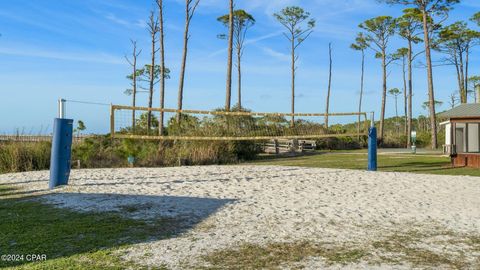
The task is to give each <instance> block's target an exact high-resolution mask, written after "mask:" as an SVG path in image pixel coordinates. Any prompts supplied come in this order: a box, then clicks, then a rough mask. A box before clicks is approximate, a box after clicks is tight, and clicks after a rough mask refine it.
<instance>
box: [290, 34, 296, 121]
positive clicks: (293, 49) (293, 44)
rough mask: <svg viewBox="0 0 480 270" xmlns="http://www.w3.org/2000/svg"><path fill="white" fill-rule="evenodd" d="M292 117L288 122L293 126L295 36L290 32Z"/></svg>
mask: <svg viewBox="0 0 480 270" xmlns="http://www.w3.org/2000/svg"><path fill="white" fill-rule="evenodd" d="M291 42H292V51H291V53H292V67H291V69H292V104H291V105H292V119H291V122H290V126H291V127H294V126H295V116H294V115H293V114H294V113H295V38H294V34H293V32H292V40H291Z"/></svg>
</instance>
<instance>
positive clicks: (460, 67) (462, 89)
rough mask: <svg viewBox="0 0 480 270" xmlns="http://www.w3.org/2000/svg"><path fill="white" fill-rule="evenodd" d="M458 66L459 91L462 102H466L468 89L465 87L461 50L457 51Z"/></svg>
mask: <svg viewBox="0 0 480 270" xmlns="http://www.w3.org/2000/svg"><path fill="white" fill-rule="evenodd" d="M458 64H459V70H460V91H462V93H463V96H464V102H463V103H467V102H468V91H467V90H468V89H467V88H466V87H465V73H464V66H463V53H462V50H458Z"/></svg>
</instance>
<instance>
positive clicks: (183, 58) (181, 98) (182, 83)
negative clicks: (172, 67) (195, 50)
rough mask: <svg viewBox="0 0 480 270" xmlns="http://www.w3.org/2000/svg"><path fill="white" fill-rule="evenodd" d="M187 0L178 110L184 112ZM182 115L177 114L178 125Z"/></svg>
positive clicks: (187, 28) (187, 22) (188, 23)
mask: <svg viewBox="0 0 480 270" xmlns="http://www.w3.org/2000/svg"><path fill="white" fill-rule="evenodd" d="M188 1H189V0H186V5H185V7H186V10H185V12H186V13H185V31H184V33H183V56H182V66H181V68H180V77H179V83H178V103H177V109H178V110H182V107H183V85H184V82H185V69H186V67H187V53H188V38H189V37H188V30H189V26H190V4H189V2H188ZM180 119H181V114H180V113H177V123H180Z"/></svg>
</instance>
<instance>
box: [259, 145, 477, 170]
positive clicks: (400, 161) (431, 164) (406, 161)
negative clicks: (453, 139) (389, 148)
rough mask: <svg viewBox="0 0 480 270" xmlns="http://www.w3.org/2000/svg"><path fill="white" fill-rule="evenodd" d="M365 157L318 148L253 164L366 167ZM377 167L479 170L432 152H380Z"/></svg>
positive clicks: (380, 168)
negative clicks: (454, 162) (459, 166)
mask: <svg viewBox="0 0 480 270" xmlns="http://www.w3.org/2000/svg"><path fill="white" fill-rule="evenodd" d="M367 159H368V157H367V153H366V151H365V150H358V151H334V152H320V151H318V152H314V153H310V154H307V155H302V156H296V157H275V156H271V155H265V156H260V157H259V158H258V159H257V160H256V161H254V162H253V163H255V164H259V165H279V166H300V167H311V168H334V169H354V170H365V169H366V168H367ZM378 170H379V171H387V172H410V173H422V174H423V173H424V174H440V175H468V176H480V170H479V169H475V168H452V166H451V161H450V158H449V157H445V156H440V155H432V154H417V155H413V154H405V153H381V154H379V155H378Z"/></svg>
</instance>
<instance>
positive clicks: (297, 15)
mask: <svg viewBox="0 0 480 270" xmlns="http://www.w3.org/2000/svg"><path fill="white" fill-rule="evenodd" d="M200 1H201V0H185V26H184V33H183V54H182V58H181V63H180V67H181V68H180V74H179V82H178V100H177V109H178V110H182V108H183V97H184V82H185V71H186V68H187V58H188V42H189V39H190V24H191V23H192V19H193V17H194V15H195V12H196V10H197V8H198V6H199V4H200ZM377 1H378V2H379V3H386V4H389V5H403V6H405V7H406V8H405V9H404V10H403V14H402V16H400V17H398V18H393V17H391V16H378V17H375V18H372V19H368V20H366V21H364V22H363V23H361V24H360V25H359V28H360V32H359V33H358V35H357V37H356V38H355V41H354V43H353V44H352V45H351V48H352V49H354V50H356V51H359V52H360V53H361V78H360V94H359V106H358V110H359V112H361V111H362V101H363V95H364V76H365V57H366V55H367V52H368V51H371V52H373V53H374V56H375V57H376V58H378V59H379V60H380V61H381V68H382V95H381V113H380V124H379V140H380V142H381V141H382V140H383V138H384V134H385V131H384V121H385V110H386V100H387V95H388V94H390V95H391V96H393V97H394V98H395V104H396V115H397V116H398V107H397V100H398V97H399V96H400V95H401V94H402V93H403V101H404V104H403V111H404V117H403V118H404V127H405V128H404V130H403V132H404V133H405V135H406V137H407V139H406V140H407V142H406V145H407V146H410V142H411V138H410V135H411V131H412V115H413V114H412V98H413V95H414V89H413V74H414V72H413V69H414V62H415V60H416V59H417V58H418V57H420V56H422V55H423V57H424V58H425V63H424V64H423V63H422V65H423V66H422V67H423V68H425V70H426V73H427V84H428V89H427V93H428V101H427V103H426V104H427V106H426V108H428V112H429V119H430V132H431V146H432V148H437V122H436V108H435V106H436V105H438V104H439V103H438V102H439V101H437V100H435V89H434V76H433V67H434V63H433V62H432V51H437V52H439V53H441V54H442V55H444V58H443V59H441V64H443V65H452V66H454V67H455V71H456V74H457V79H458V90H456V91H455V92H456V93H458V96H459V98H458V99H457V97H456V95H457V94H456V93H453V94H452V96H451V102H453V103H454V104H453V105H452V106H455V104H456V102H457V101H459V102H461V103H466V102H467V101H468V97H469V96H473V97H474V99H475V100H476V99H477V98H480V97H476V96H475V95H474V94H472V93H474V91H472V86H474V85H475V84H478V83H480V77H479V76H470V74H469V64H470V63H469V56H470V54H471V51H472V48H473V47H474V46H477V45H478V44H479V40H480V33H479V32H478V31H476V30H473V29H470V28H468V25H467V23H466V22H464V21H458V22H454V23H453V24H449V25H444V23H445V21H446V19H447V18H448V14H449V12H450V11H451V10H452V9H453V7H454V5H455V4H458V3H459V2H460V0H377ZM155 4H156V8H155V10H154V11H151V12H150V16H149V20H148V23H147V29H148V33H149V36H150V40H151V48H150V63H148V64H146V65H144V66H143V67H141V66H140V65H139V64H138V61H137V59H138V56H139V55H140V53H141V52H142V50H140V49H138V48H137V43H136V41H135V40H132V41H131V43H132V53H131V55H130V56H129V57H126V59H127V61H128V63H129V64H130V65H131V67H132V72H131V74H129V75H128V76H127V78H128V79H129V80H130V81H131V87H130V88H129V89H127V91H126V93H127V94H129V95H131V96H132V106H134V107H135V106H136V103H137V97H136V96H137V94H138V93H140V92H146V93H148V107H149V108H152V106H153V93H154V88H155V87H156V86H157V85H159V93H160V100H159V104H160V108H162V109H163V108H164V105H165V81H166V80H167V79H169V78H170V70H169V69H168V68H167V67H166V63H165V40H164V38H165V35H164V3H163V0H155ZM273 16H274V18H275V19H276V21H278V23H279V24H281V25H282V26H283V27H284V29H285V32H284V33H283V35H284V36H285V38H286V40H287V41H288V44H289V47H290V56H291V60H290V65H291V66H290V72H291V113H292V114H294V113H295V85H296V73H297V68H298V66H297V64H298V60H299V54H298V48H299V47H300V45H302V44H303V43H304V42H305V41H306V40H307V39H308V37H309V36H310V35H311V33H312V32H313V30H314V28H315V24H316V23H315V19H314V18H312V17H311V15H310V13H309V12H308V11H305V10H304V9H303V8H301V7H298V6H289V7H285V8H284V9H282V10H280V11H279V12H277V13H274V14H273ZM217 20H218V21H219V22H220V23H221V24H222V25H224V26H225V28H226V30H227V33H225V34H219V35H218V37H219V38H220V39H224V40H226V41H227V56H228V57H227V63H226V66H227V72H226V74H227V78H226V88H225V110H226V111H230V110H232V109H236V110H242V109H243V107H242V65H241V61H242V56H243V54H244V46H245V40H246V37H247V33H248V30H249V29H250V28H251V27H253V26H254V25H255V22H256V21H255V18H254V17H253V16H252V15H251V14H249V13H248V12H247V11H245V10H243V9H236V3H235V1H234V0H229V1H228V13H227V14H225V15H222V16H220V17H218V19H217ZM470 20H471V21H472V22H475V23H476V24H477V25H479V26H480V12H478V13H476V14H474V15H473V16H472V18H471V19H470ZM394 37H400V38H401V39H403V40H404V41H405V47H402V48H397V49H396V50H392V48H391V46H390V43H391V39H392V38H394ZM420 43H423V45H424V46H423V48H420V47H419V44H420ZM234 50H235V60H234ZM157 58H159V59H157ZM157 60H158V63H157ZM234 62H235V63H234ZM392 64H399V65H400V66H401V68H402V80H403V92H402V91H401V90H400V89H398V88H393V89H390V90H388V74H389V69H390V66H391V65H392ZM234 65H235V66H236V69H237V70H236V71H237V74H236V76H237V104H236V108H232V106H231V105H232V77H233V66H234ZM435 65H437V64H435ZM331 77H332V45H331V43H330V44H329V80H328V88H327V98H326V116H325V127H326V128H327V129H328V113H329V109H330V95H331V84H332V81H331ZM145 84H146V85H147V86H144V85H145ZM397 118H398V117H397ZM135 121H136V119H135V111H133V112H132V127H135ZM146 121H147V128H148V130H150V129H151V128H152V122H153V121H152V114H151V112H148V115H147V119H146ZM176 121H177V122H180V121H181V114H180V113H178V114H177V117H176ZM290 125H291V126H294V125H295V118H294V116H293V115H292V117H291V120H290ZM158 127H159V129H158V130H159V133H160V135H162V134H163V133H164V115H163V113H161V114H160V117H159V124H158ZM358 129H359V130H360V118H359V119H358Z"/></svg>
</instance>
